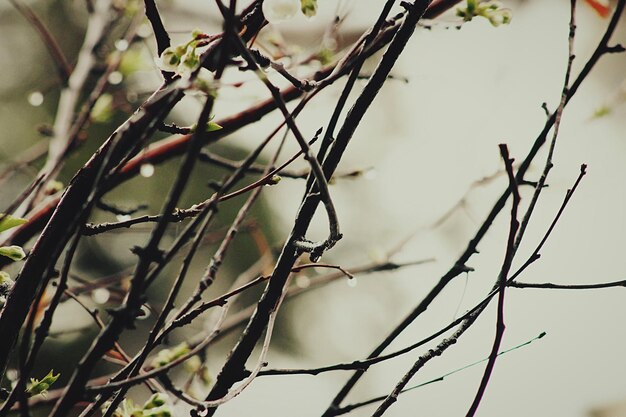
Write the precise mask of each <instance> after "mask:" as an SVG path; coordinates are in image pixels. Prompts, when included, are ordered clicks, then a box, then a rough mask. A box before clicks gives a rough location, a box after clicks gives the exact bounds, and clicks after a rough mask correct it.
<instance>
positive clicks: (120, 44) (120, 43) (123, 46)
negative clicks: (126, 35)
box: [115, 39, 128, 52]
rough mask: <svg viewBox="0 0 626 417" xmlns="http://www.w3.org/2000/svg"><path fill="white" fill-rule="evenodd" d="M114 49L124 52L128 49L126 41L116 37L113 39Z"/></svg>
mask: <svg viewBox="0 0 626 417" xmlns="http://www.w3.org/2000/svg"><path fill="white" fill-rule="evenodd" d="M115 49H117V50H118V51H120V52H124V51H125V50H127V49H128V41H127V40H126V39H118V40H116V41H115Z"/></svg>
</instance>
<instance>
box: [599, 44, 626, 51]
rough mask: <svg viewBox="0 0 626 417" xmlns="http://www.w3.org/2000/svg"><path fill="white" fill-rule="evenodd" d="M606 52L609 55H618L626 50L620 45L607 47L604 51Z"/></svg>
mask: <svg viewBox="0 0 626 417" xmlns="http://www.w3.org/2000/svg"><path fill="white" fill-rule="evenodd" d="M604 51H605V52H606V53H607V54H618V53H621V52H624V51H626V48H625V47H624V46H623V45H622V44H620V43H618V44H615V45H613V46H607V47H606V48H605V49H604Z"/></svg>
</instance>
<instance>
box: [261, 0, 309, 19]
mask: <svg viewBox="0 0 626 417" xmlns="http://www.w3.org/2000/svg"><path fill="white" fill-rule="evenodd" d="M299 12H300V0H265V1H264V2H263V15H264V16H265V19H266V20H267V21H268V22H270V23H280V22H284V21H285V20H289V19H291V18H293V17H295V16H296V15H297V14H298V13H299Z"/></svg>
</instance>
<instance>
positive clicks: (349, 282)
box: [348, 277, 357, 288]
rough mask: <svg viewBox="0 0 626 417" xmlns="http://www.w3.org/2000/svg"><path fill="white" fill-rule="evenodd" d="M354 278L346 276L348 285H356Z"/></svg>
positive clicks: (352, 286)
mask: <svg viewBox="0 0 626 417" xmlns="http://www.w3.org/2000/svg"><path fill="white" fill-rule="evenodd" d="M356 284H357V282H356V278H354V277H352V278H348V287H351V288H354V287H356Z"/></svg>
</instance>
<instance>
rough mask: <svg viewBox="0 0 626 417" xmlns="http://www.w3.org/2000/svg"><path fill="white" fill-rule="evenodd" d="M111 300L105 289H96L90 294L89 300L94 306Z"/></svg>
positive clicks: (109, 293) (108, 292)
mask: <svg viewBox="0 0 626 417" xmlns="http://www.w3.org/2000/svg"><path fill="white" fill-rule="evenodd" d="M109 298H111V292H110V291H109V290H107V289H106V288H96V289H95V290H93V291H92V292H91V299H92V300H93V301H94V303H96V304H105V303H106V302H107V301H109Z"/></svg>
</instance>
